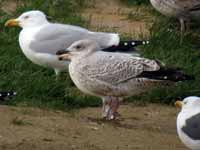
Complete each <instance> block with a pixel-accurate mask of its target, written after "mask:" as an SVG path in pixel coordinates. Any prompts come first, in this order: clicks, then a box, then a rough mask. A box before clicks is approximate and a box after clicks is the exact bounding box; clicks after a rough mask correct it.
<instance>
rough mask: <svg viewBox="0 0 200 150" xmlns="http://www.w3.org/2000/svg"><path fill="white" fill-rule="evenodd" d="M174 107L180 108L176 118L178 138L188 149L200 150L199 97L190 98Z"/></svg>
mask: <svg viewBox="0 0 200 150" xmlns="http://www.w3.org/2000/svg"><path fill="white" fill-rule="evenodd" d="M175 105H176V107H180V108H182V109H181V111H180V113H179V114H178V117H177V132H178V135H179V138H180V139H181V141H182V142H183V143H184V144H185V145H186V146H187V147H188V148H190V149H192V150H200V97H196V96H190V97H187V98H185V99H184V100H183V101H176V103H175Z"/></svg>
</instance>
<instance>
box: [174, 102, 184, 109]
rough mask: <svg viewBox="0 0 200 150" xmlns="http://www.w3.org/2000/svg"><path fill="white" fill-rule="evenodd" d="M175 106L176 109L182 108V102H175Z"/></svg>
mask: <svg viewBox="0 0 200 150" xmlns="http://www.w3.org/2000/svg"><path fill="white" fill-rule="evenodd" d="M175 106H176V107H177V108H182V106H183V102H182V101H176V102H175Z"/></svg>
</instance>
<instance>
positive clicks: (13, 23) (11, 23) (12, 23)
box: [5, 19, 19, 27]
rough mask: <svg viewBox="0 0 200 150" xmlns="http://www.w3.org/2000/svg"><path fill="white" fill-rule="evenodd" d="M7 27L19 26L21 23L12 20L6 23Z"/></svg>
mask: <svg viewBox="0 0 200 150" xmlns="http://www.w3.org/2000/svg"><path fill="white" fill-rule="evenodd" d="M5 26H6V27H12V26H19V21H17V20H16V19H10V20H8V21H6V23H5Z"/></svg>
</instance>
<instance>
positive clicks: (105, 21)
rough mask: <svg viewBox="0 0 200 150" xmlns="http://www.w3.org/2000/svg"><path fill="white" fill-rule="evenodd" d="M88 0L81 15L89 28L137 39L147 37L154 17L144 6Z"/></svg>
mask: <svg viewBox="0 0 200 150" xmlns="http://www.w3.org/2000/svg"><path fill="white" fill-rule="evenodd" d="M90 1H91V5H89V7H88V8H86V9H85V10H84V11H83V12H82V13H81V15H82V17H83V18H84V19H85V20H87V22H88V27H89V28H90V29H91V30H95V31H100V30H101V31H113V32H118V33H123V34H128V35H129V36H130V35H131V36H133V37H134V38H138V39H140V38H144V37H148V35H149V28H150V27H151V25H152V20H153V18H154V17H153V16H152V15H151V14H150V13H149V12H148V11H147V10H146V9H144V7H127V6H126V5H124V4H122V3H121V2H120V1H119V0H109V1H108V0H90ZM130 18H132V19H130Z"/></svg>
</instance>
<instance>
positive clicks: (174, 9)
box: [150, 0, 200, 35]
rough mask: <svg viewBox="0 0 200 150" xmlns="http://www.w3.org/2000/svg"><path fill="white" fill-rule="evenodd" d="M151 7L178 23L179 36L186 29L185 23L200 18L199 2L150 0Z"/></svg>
mask: <svg viewBox="0 0 200 150" xmlns="http://www.w3.org/2000/svg"><path fill="white" fill-rule="evenodd" d="M150 1H151V4H152V5H153V7H154V8H155V9H156V10H157V11H159V12H160V13H162V14H163V15H166V16H169V17H175V18H177V19H178V20H179V21H180V24H181V34H182V35H183V32H184V31H185V28H186V23H187V22H189V21H190V20H191V19H199V17H200V0H150Z"/></svg>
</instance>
